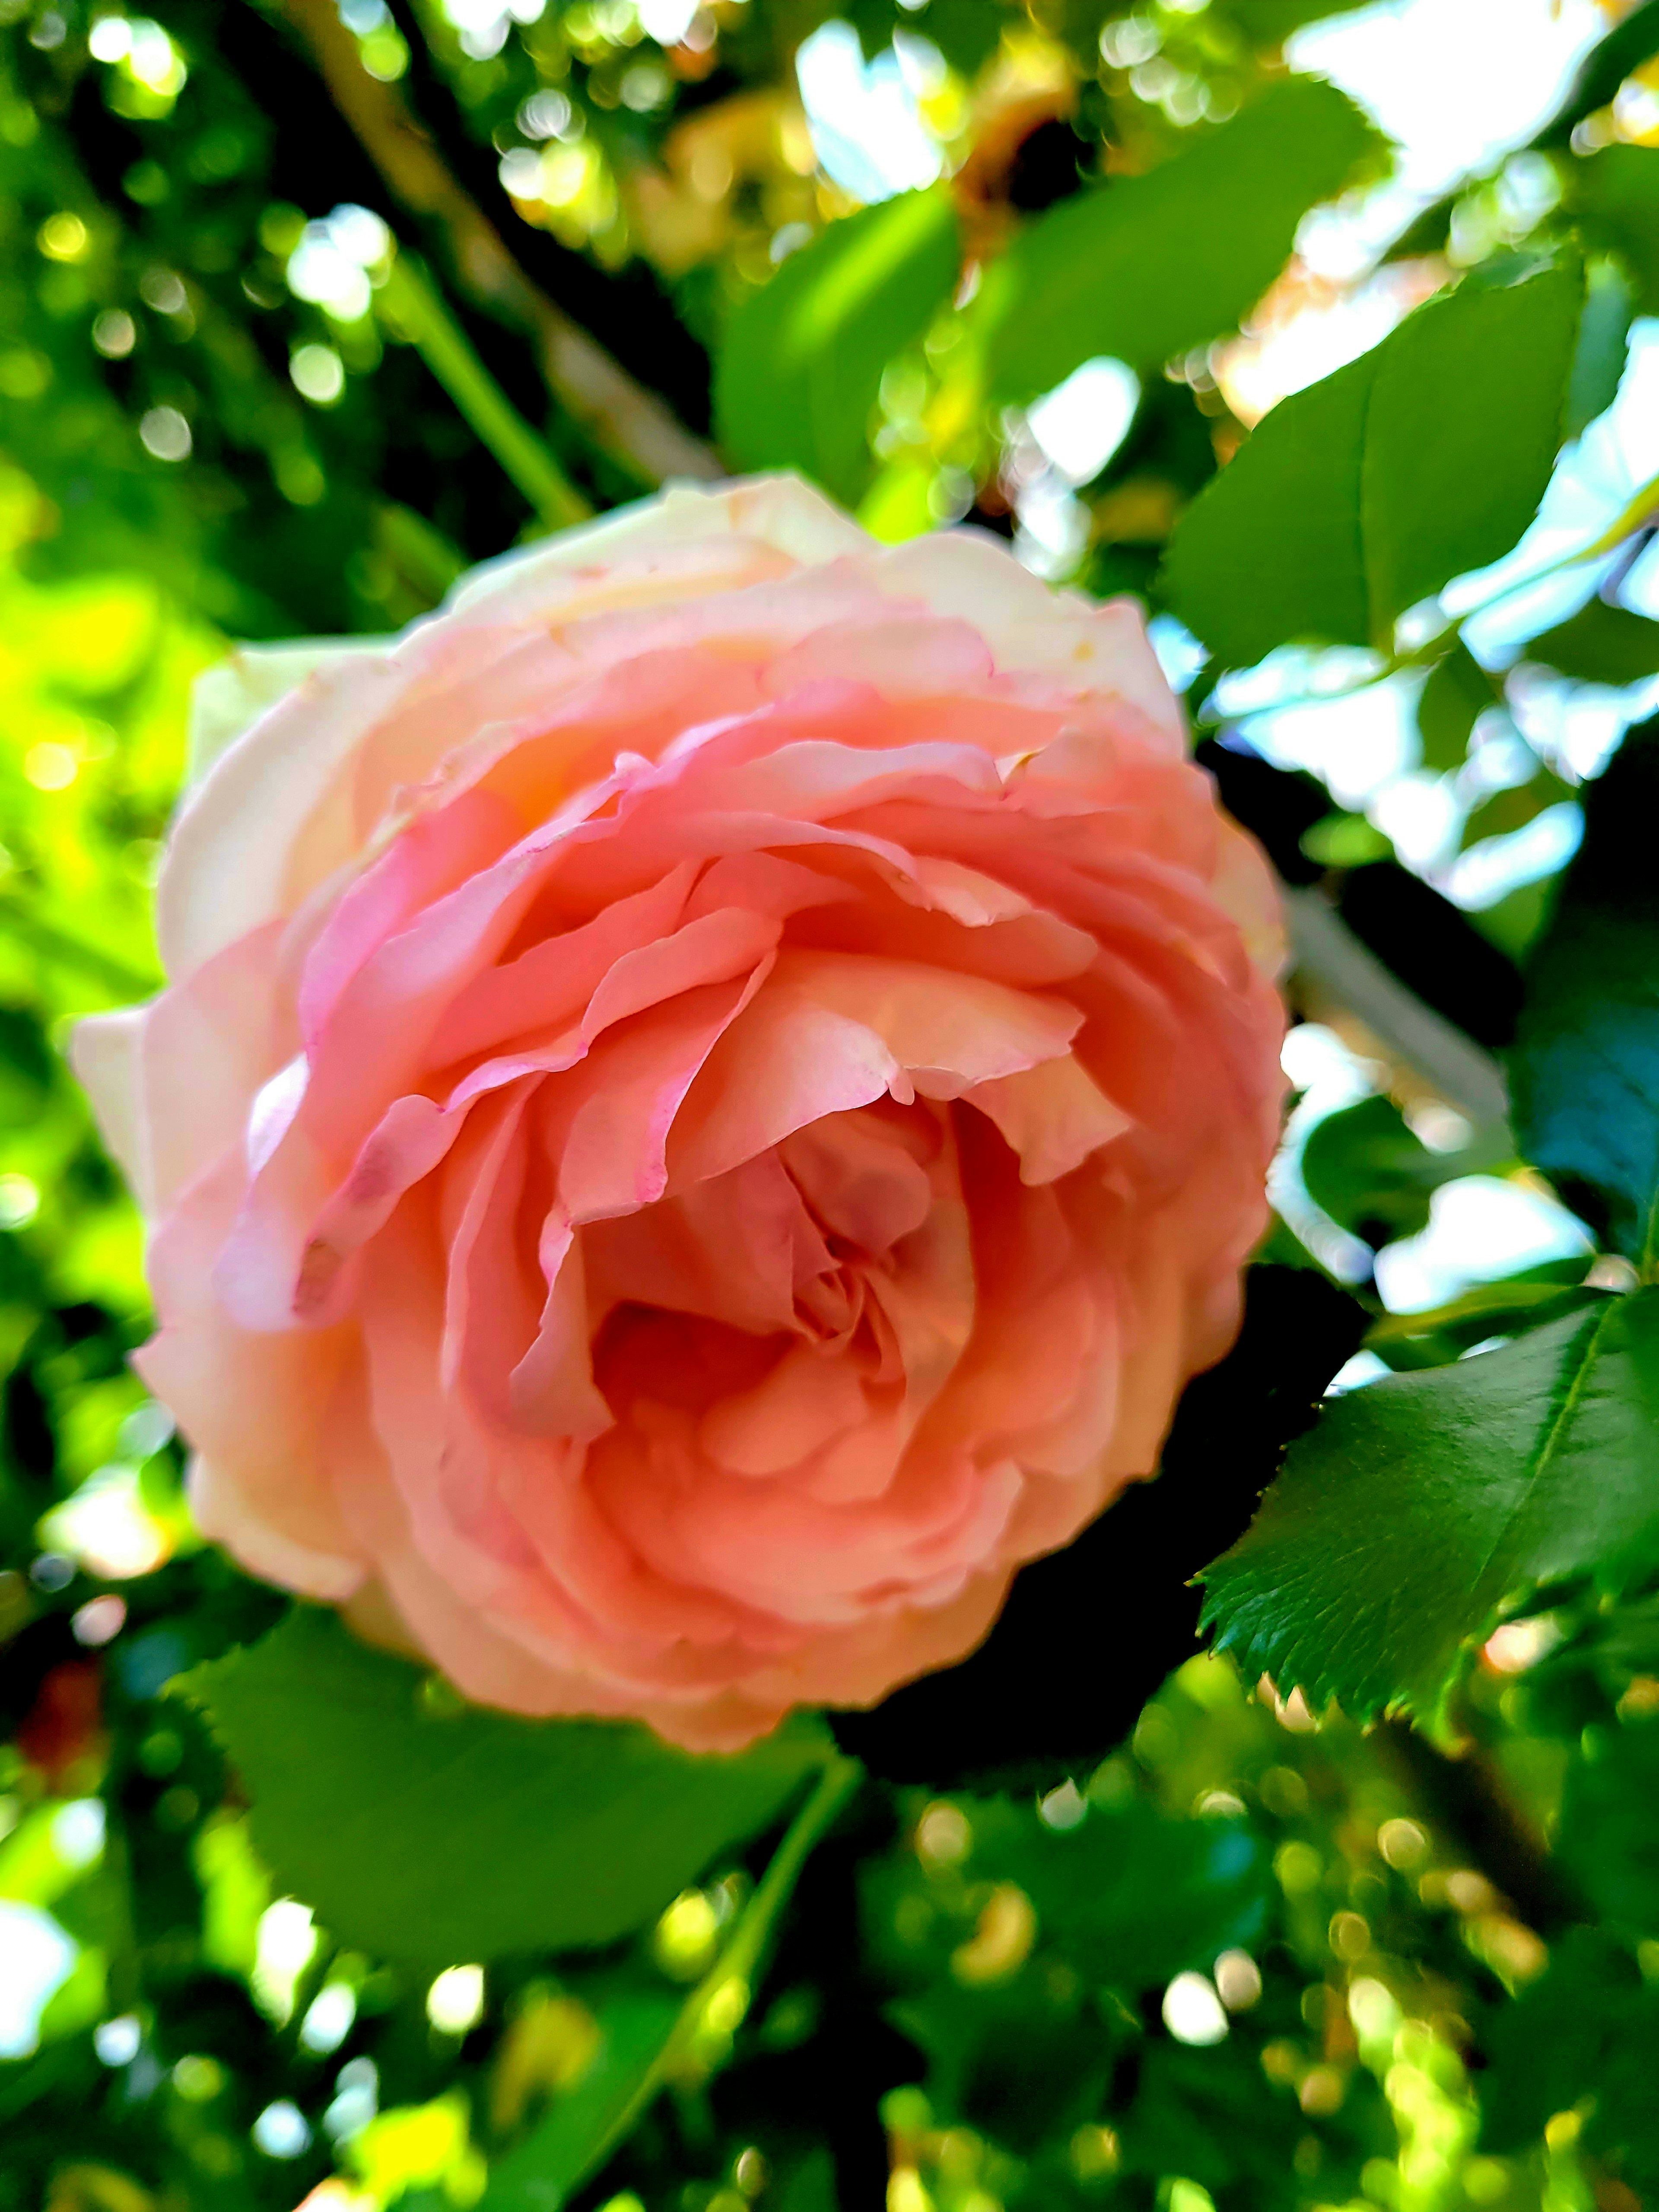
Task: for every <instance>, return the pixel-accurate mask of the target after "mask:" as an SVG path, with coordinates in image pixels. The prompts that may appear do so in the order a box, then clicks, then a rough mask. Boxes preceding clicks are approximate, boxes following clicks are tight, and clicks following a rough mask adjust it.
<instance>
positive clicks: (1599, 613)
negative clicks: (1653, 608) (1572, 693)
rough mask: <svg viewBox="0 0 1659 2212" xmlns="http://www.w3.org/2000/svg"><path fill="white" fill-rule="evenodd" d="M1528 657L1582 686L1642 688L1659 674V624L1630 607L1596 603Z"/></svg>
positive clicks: (1538, 641)
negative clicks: (1646, 679) (1645, 681)
mask: <svg viewBox="0 0 1659 2212" xmlns="http://www.w3.org/2000/svg"><path fill="white" fill-rule="evenodd" d="M1526 657H1527V659H1528V660H1543V661H1547V662H1548V664H1549V665H1550V666H1551V667H1552V668H1559V670H1560V671H1561V673H1562V675H1563V676H1572V677H1576V678H1577V679H1578V681H1579V682H1580V683H1581V684H1639V683H1641V681H1642V680H1643V678H1644V677H1648V676H1652V675H1654V674H1655V673H1656V672H1659V623H1656V622H1650V621H1649V619H1648V617H1646V616H1645V615H1635V614H1632V612H1631V611H1630V609H1629V608H1628V607H1611V606H1609V605H1607V601H1606V600H1605V599H1591V600H1590V601H1589V604H1588V605H1585V606H1583V607H1580V609H1579V610H1578V612H1577V614H1576V615H1573V616H1571V617H1569V618H1568V620H1567V621H1565V622H1564V623H1557V625H1556V627H1555V628H1554V629H1547V630H1546V631H1545V632H1544V634H1543V635H1542V636H1541V637H1535V638H1534V639H1533V640H1532V641H1531V643H1530V644H1529V645H1528V647H1526Z"/></svg>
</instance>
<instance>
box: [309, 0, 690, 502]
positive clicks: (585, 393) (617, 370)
mask: <svg viewBox="0 0 1659 2212" xmlns="http://www.w3.org/2000/svg"><path fill="white" fill-rule="evenodd" d="M279 4H280V6H281V9H282V13H283V17H284V19H285V20H286V21H287V22H288V23H289V25H290V26H291V27H292V28H293V29H294V30H295V32H296V33H298V35H299V37H300V38H301V40H302V41H303V42H304V44H305V46H306V48H307V52H309V54H310V56H311V58H312V59H313V62H314V63H315V64H316V66H317V70H318V72H319V75H320V76H321V77H322V79H323V82H324V83H325V85H326V86H327V88H328V93H329V97H330V98H331V100H332V101H333V103H334V106H336V108H337V110H338V111H339V113H340V114H341V115H342V116H343V118H344V119H345V121H346V123H347V124H348V125H349V127H350V129H351V131H353V133H354V134H355V136H356V138H357V140H358V143H360V144H361V145H362V149H363V150H364V152H365V153H366V154H367V155H368V157H369V159H370V161H373V162H374V166H375V167H376V168H377V169H378V170H379V172H380V175H381V177H382V178H383V179H385V182H386V188H387V190H388V191H390V192H391V193H392V196H393V197H394V198H395V199H397V200H398V202H399V203H400V204H402V205H403V206H404V207H405V208H406V209H408V210H409V211H410V214H412V215H416V216H422V217H423V218H425V219H427V220H428V221H430V222H435V224H437V225H438V226H439V227H440V228H441V229H442V231H443V232H444V234H445V235H446V237H447V241H448V245H449V250H450V257H451V259H452V261H453V266H454V270H455V273H456V276H457V277H458V279H459V282H460V283H461V284H462V285H463V286H464V287H465V289H466V290H467V291H468V292H469V293H470V294H471V295H472V297H473V299H474V300H476V301H477V302H478V303H479V304H480V305H481V306H483V307H488V308H489V309H490V310H491V311H492V312H493V313H497V314H501V315H504V316H506V317H507V318H508V319H510V320H512V321H513V322H515V323H518V324H519V325H520V326H521V327H522V328H524V329H526V330H527V331H530V332H531V333H532V336H533V337H534V338H535V340H536V343H537V349H538V355H539V358H540V363H541V370H542V374H543V376H544V378H545V380H546V382H547V386H548V389H549V390H550V392H552V393H553V395H554V397H555V398H556V399H557V400H558V402H559V404H560V405H561V406H562V407H563V408H564V409H565V410H566V411H567V412H568V414H569V415H570V416H573V417H574V420H575V421H576V422H579V423H580V425H581V427H582V428H583V429H584V430H585V431H586V434H587V435H588V436H589V437H590V438H592V441H593V442H594V444H595V445H596V446H597V447H599V449H600V451H601V452H603V453H606V454H608V455H609V456H610V457H611V459H613V460H614V461H617V463H619V464H620V465H621V466H623V468H624V469H626V470H627V471H629V473H630V474H631V475H633V476H634V477H637V478H639V479H641V481H642V482H644V483H650V484H657V483H661V482H662V480H663V478H664V477H676V476H678V477H700V478H702V479H704V480H708V479H709V478H711V477H719V476H722V475H724V474H725V469H724V466H723V465H722V463H721V461H720V457H719V455H718V454H717V453H715V452H714V449H713V447H709V446H708V445H706V444H705V443H704V442H703V441H702V439H701V438H694V437H693V436H692V435H691V433H690V431H689V430H687V429H686V428H684V425H683V424H681V423H680V422H678V421H677V420H676V419H675V417H674V416H673V415H672V414H671V412H670V410H668V408H666V407H665V405H664V404H663V403H662V401H661V400H660V399H659V398H657V397H656V395H655V394H654V393H653V392H647V390H646V388H645V386H643V385H641V384H637V383H635V380H634V379H633V378H632V377H631V376H629V374H628V372H627V370H626V369H624V368H623V367H622V366H621V365H620V363H619V362H617V361H615V360H613V359H612V357H611V355H610V354H608V353H607V352H606V351H605V348H604V347H603V346H601V345H600V344H599V343H597V341H596V340H595V339H594V338H592V337H590V336H589V334H588V332H587V331H585V330H584V329H583V328H582V327H581V325H580V324H579V323H577V322H574V321H573V320H572V319H571V318H570V317H569V316H568V315H567V314H566V313H565V312H564V310H563V309H562V307H558V306H556V304H555V303H554V301H551V300H550V299H549V298H548V297H547V295H546V294H545V293H544V292H542V291H539V290H538V289H537V287H536V286H535V285H533V284H532V283H531V282H530V280H529V278H528V277H527V276H526V275H525V273H524V271H523V270H522V269H520V266H519V264H518V263H517V261H516V260H515V259H514V258H513V255H512V254H511V253H510V252H508V250H507V246H506V244H505V243H504V241H503V240H502V238H501V234H500V232H499V231H497V230H496V228H495V226H494V224H493V223H491V222H489V219H488V217H487V216H485V215H484V213H483V210H482V209H481V208H480V207H479V206H478V204H477V201H476V200H474V199H473V198H472V197H471V195H470V194H469V193H467V192H466V191H464V190H463V189H462V187H461V185H459V183H458V182H457V181H456V179H455V178H454V177H453V175H452V174H451V173H450V171H449V169H448V167H447V164H446V163H445V162H444V161H443V159H442V157H441V155H440V154H439V152H438V150H437V149H436V147H435V145H434V144H433V143H432V140H431V138H430V137H428V134H427V133H426V131H423V130H422V127H421V125H419V124H418V123H417V122H416V119H415V118H414V117H413V116H412V115H411V114H410V110H409V106H408V104H407V102H406V101H405V100H404V97H403V94H401V93H400V92H399V91H398V88H397V87H396V86H395V85H392V84H383V83H381V82H380V80H379V79H378V78H375V77H372V76H370V75H369V73H368V70H366V69H365V68H364V67H363V64H362V57H361V55H360V53H359V52H358V48H357V40H356V36H355V35H354V33H352V32H351V31H350V30H349V28H348V27H346V25H345V24H344V23H343V21H341V19H340V14H339V10H338V9H337V7H336V5H335V4H334V0H279Z"/></svg>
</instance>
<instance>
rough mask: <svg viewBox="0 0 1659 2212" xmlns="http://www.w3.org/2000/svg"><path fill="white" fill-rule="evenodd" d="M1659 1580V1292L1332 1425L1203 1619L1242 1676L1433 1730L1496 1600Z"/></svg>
mask: <svg viewBox="0 0 1659 2212" xmlns="http://www.w3.org/2000/svg"><path fill="white" fill-rule="evenodd" d="M1656 1566H1659V1292H1654V1291H1644V1292H1639V1293H1638V1294H1636V1295H1633V1296H1632V1297H1621V1298H1609V1299H1607V1300H1606V1301H1604V1302H1602V1303H1601V1304H1598V1306H1597V1307H1596V1308H1595V1310H1593V1311H1591V1312H1589V1313H1583V1314H1577V1315H1571V1316H1567V1317H1566V1318H1565V1319H1564V1320H1561V1321H1557V1322H1551V1323H1549V1324H1548V1325H1547V1327H1545V1328H1540V1329H1536V1330H1534V1332H1532V1333H1531V1334H1528V1335H1527V1336H1523V1337H1522V1338H1520V1339H1518V1340H1516V1342H1515V1343H1513V1344H1510V1345H1509V1346H1505V1347H1504V1348H1503V1349H1501V1350H1498V1351H1493V1352H1482V1353H1480V1354H1479V1355H1478V1356H1477V1357H1476V1358H1473V1359H1468V1360H1462V1361H1460V1362H1458V1363H1457V1364H1455V1366H1451V1367H1441V1368H1436V1369H1433V1370H1430V1371H1428V1372H1425V1373H1420V1374H1413V1375H1395V1376H1389V1377H1386V1378H1385V1379H1383V1380H1382V1381H1380V1382H1376V1383H1370V1384H1368V1385H1367V1386H1366V1387H1365V1388H1364V1389H1361V1390H1355V1391H1351V1392H1350V1393H1348V1394H1347V1395H1346V1396H1344V1397H1341V1398H1339V1399H1337V1400H1336V1401H1334V1403H1333V1404H1331V1405H1329V1406H1328V1407H1327V1408H1326V1410H1325V1413H1324V1414H1323V1416H1322V1419H1320V1421H1319V1423H1318V1425H1317V1426H1316V1428H1314V1429H1313V1430H1312V1431H1311V1432H1310V1434H1309V1435H1307V1436H1306V1437H1303V1438H1301V1439H1300V1440H1299V1441H1298V1442H1297V1443H1294V1444H1292V1445H1291V1449H1290V1452H1289V1454H1288V1455H1287V1456H1286V1459H1285V1468H1284V1472H1283V1473H1282V1474H1280V1476H1279V1480H1278V1481H1277V1482H1276V1483H1275V1484H1274V1485H1273V1488H1272V1489H1271V1490H1269V1491H1268V1492H1267V1497H1266V1498H1264V1499H1263V1501H1262V1505H1261V1511H1260V1512H1259V1513H1258V1514H1257V1516H1256V1517H1255V1521H1254V1522H1252V1524H1251V1526H1250V1528H1249V1533H1248V1534H1246V1535H1245V1536H1244V1537H1243V1540H1242V1541H1240V1542H1239V1543H1237V1544H1236V1545H1235V1546H1234V1547H1233V1548H1232V1550H1231V1552H1229V1553H1226V1554H1225V1556H1224V1557H1223V1558H1222V1559H1218V1561H1217V1562H1216V1563H1215V1565H1213V1566H1212V1567H1211V1568H1209V1569H1208V1570H1207V1571H1206V1575H1205V1577H1204V1581H1205V1583H1206V1590H1207V1595H1206V1604H1205V1619H1206V1621H1207V1622H1209V1623H1211V1624H1212V1625H1213V1626H1215V1628H1216V1629H1217V1631H1218V1634H1217V1638H1216V1640H1217V1643H1218V1645H1219V1646H1220V1647H1221V1648H1222V1649H1224V1650H1231V1651H1233V1652H1235V1653H1237V1656H1238V1661H1239V1664H1240V1666H1241V1667H1242V1668H1243V1671H1244V1673H1245V1674H1246V1675H1254V1674H1260V1673H1263V1672H1265V1673H1267V1674H1271V1675H1272V1676H1273V1680H1274V1681H1275V1682H1276V1683H1277V1684H1278V1685H1279V1689H1280V1690H1281V1692H1285V1693H1288V1692H1289V1691H1290V1689H1291V1686H1293V1685H1299V1686H1300V1687H1301V1688H1302V1689H1303V1691H1304V1692H1305V1694H1306V1696H1307V1698H1308V1701H1309V1703H1310V1705H1312V1706H1314V1708H1315V1709H1316V1710H1318V1708H1319V1707H1321V1706H1322V1705H1325V1704H1326V1703H1327V1702H1328V1701H1329V1700H1330V1699H1336V1700H1337V1701H1338V1702H1339V1703H1340V1705H1341V1706H1342V1708H1343V1710H1344V1711H1345V1712H1346V1713H1348V1714H1349V1715H1350V1716H1351V1717H1352V1718H1354V1719H1356V1720H1372V1719H1375V1718H1376V1717H1377V1716H1378V1715H1379V1714H1381V1713H1383V1712H1384V1711H1407V1712H1412V1713H1415V1714H1417V1715H1419V1716H1422V1717H1427V1718H1430V1719H1433V1718H1435V1717H1437V1716H1438V1715H1439V1713H1440V1712H1441V1711H1442V1709H1443V1702H1444V1698H1445V1693H1446V1692H1447V1690H1448V1689H1449V1686H1450V1684H1451V1682H1452V1680H1454V1678H1455V1674H1456V1672H1457V1668H1458V1662H1459V1656H1460V1653H1461V1651H1462V1649H1463V1647H1464V1646H1465V1645H1466V1644H1468V1643H1470V1642H1471V1641H1473V1640H1475V1639H1478V1638H1481V1637H1483V1636H1485V1635H1486V1634H1487V1633H1489V1632H1490V1630H1491V1628H1492V1625H1493V1623H1494V1622H1495V1621H1496V1620H1497V1619H1498V1614H1499V1612H1500V1610H1501V1609H1502V1607H1504V1604H1505V1602H1506V1601H1510V1600H1511V1599H1515V1598H1517V1597H1519V1596H1521V1595H1522V1594H1524V1593H1526V1592H1528V1591H1529V1590H1532V1589H1535V1588H1537V1587H1539V1586H1540V1585H1541V1584H1544V1583H1550V1582H1553V1581H1557V1580H1561V1579H1564V1578H1565V1577H1571V1576H1577V1575H1584V1576H1589V1577H1594V1578H1595V1581H1596V1583H1598V1584H1599V1585H1600V1586H1601V1587H1602V1588H1604V1589H1618V1588H1620V1586H1622V1585H1624V1584H1626V1583H1628V1582H1629V1581H1630V1580H1631V1579H1632V1577H1636V1576H1637V1575H1639V1574H1641V1573H1644V1572H1647V1571H1651V1570H1652V1569H1653V1568H1655V1567H1656Z"/></svg>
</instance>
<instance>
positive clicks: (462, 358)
mask: <svg viewBox="0 0 1659 2212" xmlns="http://www.w3.org/2000/svg"><path fill="white" fill-rule="evenodd" d="M380 300H381V303H382V305H383V307H385V308H386V312H387V313H388V314H389V315H390V317H391V318H392V321H393V322H394V323H395V324H396V325H397V326H398V329H399V330H400V331H402V332H403V333H404V336H405V337H407V338H408V339H409V340H410V343H412V344H413V345H414V347H415V348H416V351H417V352H418V353H419V355H420V356H421V358H422V361H423V362H425V363H426V365H427V367H428V368H429V369H430V370H431V371H432V374H434V376H435V377H436V378H437V380H438V381H439V383H440V384H441V385H442V386H443V388H444V390H445V391H446V392H447V393H448V394H449V396H450V398H452V399H453V401H454V403H455V404H456V406H457V407H458V408H459V410H460V411H461V413H462V414H463V415H464V416H465V417H466V420H467V422H469V423H470V424H471V427H472V428H473V429H474V430H475V431H476V432H477V435H478V438H479V439H480V441H482V443H483V444H484V445H486V446H488V447H489V450H490V452H491V453H493V454H494V455H495V459H497V460H498V461H499V462H500V463H501V468H502V470H503V471H504V472H505V474H506V475H507V477H510V478H511V480H512V481H513V483H515V484H516V485H517V486H518V488H519V489H520V491H521V492H522V493H523V494H524V495H525V497H526V499H527V500H528V501H530V504H531V505H532V507H534V508H535V510H536V512H537V513H538V515H540V517H541V519H542V520H543V521H544V523H546V524H547V526H548V527H549V528H550V530H565V529H568V527H569V526H570V525H571V524H572V523H573V522H585V521H586V520H587V518H588V517H589V516H590V515H591V514H592V512H593V509H592V507H591V506H590V505H589V503H588V501H586V500H585V499H584V498H583V497H582V495H581V494H580V492H579V491H578V490H577V489H576V487H575V485H574V484H573V483H571V481H570V479H569V477H567V476H566V475H565V474H564V472H563V471H562V469H561V468H560V467H559V465H558V463H557V462H556V460H555V459H553V456H552V455H551V453H549V452H548V450H547V447H545V446H544V444H543V443H542V441H541V440H540V439H539V438H538V436H537V435H536V434H535V432H534V431H533V430H532V428H530V426H529V424H528V423H527V422H525V420H524V419H523V417H522V416H520V414H519V413H518V412H517V411H516V410H515V409H514V408H513V404H512V402H511V401H510V400H509V399H508V398H507V394H506V393H505V392H503V391H502V390H501V386H500V385H499V384H497V383H496V381H495V378H494V377H493V376H491V374H489V370H488V369H487V368H485V367H484V365H483V362H481V361H480V360H479V358H478V356H477V354H476V353H475V352H474V351H473V349H472V348H471V345H470V344H469V343H468V342H467V338H466V336H465V332H464V331H462V329H461V327H460V325H459V323H458V322H457V321H456V320H455V319H454V317H453V315H452V314H451V313H450V312H449V310H448V308H447V307H446V306H445V305H444V303H443V301H442V300H441V298H440V296H439V294H438V290H437V288H436V286H435V285H434V284H433V283H432V282H431V281H430V279H429V278H428V276H426V274H425V272H424V271H423V270H422V269H421V268H420V266H419V264H417V263H416V261H415V260H414V259H413V258H411V257H410V255H409V254H407V253H400V254H398V257H397V258H396V259H395V260H394V261H393V263H392V272H391V274H390V276H388V277H387V278H386V283H385V285H384V286H383V288H382V289H381V292H380Z"/></svg>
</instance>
